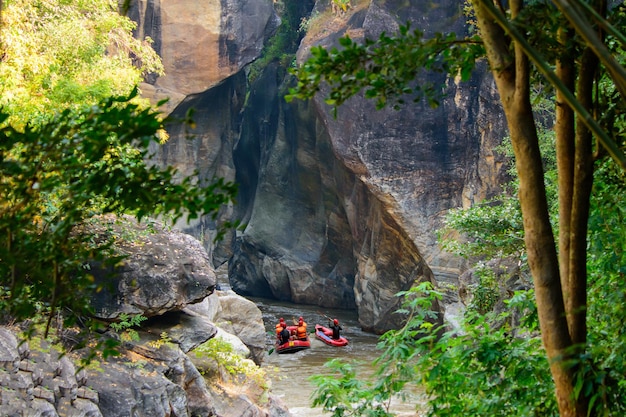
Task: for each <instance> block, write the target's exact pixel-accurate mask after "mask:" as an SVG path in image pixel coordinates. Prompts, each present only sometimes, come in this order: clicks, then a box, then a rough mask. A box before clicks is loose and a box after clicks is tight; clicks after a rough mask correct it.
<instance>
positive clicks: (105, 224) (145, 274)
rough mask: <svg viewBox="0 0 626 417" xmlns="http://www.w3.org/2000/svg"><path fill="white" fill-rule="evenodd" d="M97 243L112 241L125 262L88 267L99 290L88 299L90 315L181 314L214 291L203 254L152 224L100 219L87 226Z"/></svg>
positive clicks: (198, 247)
mask: <svg viewBox="0 0 626 417" xmlns="http://www.w3.org/2000/svg"><path fill="white" fill-rule="evenodd" d="M92 225H93V229H92V230H91V232H92V233H95V234H97V235H100V239H110V238H115V242H116V243H115V248H116V250H117V252H118V253H119V254H120V255H123V256H125V259H124V260H123V261H122V262H121V263H120V264H118V265H116V266H115V267H114V268H105V269H103V268H101V267H99V265H92V267H91V272H92V273H93V275H94V276H95V277H96V280H97V283H98V284H99V285H100V286H101V287H102V290H101V291H98V292H96V293H95V294H94V295H93V298H92V305H93V307H94V311H95V315H96V317H98V318H102V319H107V320H112V319H116V318H118V317H119V316H120V315H121V314H123V313H124V314H127V315H137V314H141V315H143V316H145V317H152V316H157V315H162V314H164V313H166V312H168V311H177V310H182V309H183V308H184V307H185V306H187V305H188V304H191V303H196V302H199V301H202V300H203V299H204V298H205V297H207V296H208V295H210V294H211V293H212V292H213V291H214V289H215V283H216V278H215V272H214V271H213V268H212V267H211V263H210V261H209V258H208V254H207V253H206V250H205V249H204V247H203V246H202V244H201V243H200V242H199V241H198V240H197V239H195V238H193V237H192V236H190V235H187V234H184V233H181V232H179V231H175V230H167V229H166V228H165V227H164V225H163V224H161V223H159V222H157V221H152V220H150V221H147V222H144V223H137V222H136V221H135V220H134V219H132V218H130V217H120V218H118V217H113V216H107V217H101V218H100V219H99V221H97V222H92Z"/></svg>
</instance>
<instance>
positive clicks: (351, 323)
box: [251, 298, 421, 417]
mask: <svg viewBox="0 0 626 417" xmlns="http://www.w3.org/2000/svg"><path fill="white" fill-rule="evenodd" d="M251 300H252V301H253V302H255V303H256V304H257V306H258V307H259V309H260V310H261V312H262V313H263V322H264V323H265V328H266V330H267V333H268V338H267V346H268V352H270V351H271V353H270V354H269V355H268V356H267V358H266V361H265V364H264V366H265V367H266V368H267V370H268V373H269V375H270V379H271V381H272V393H273V394H274V395H275V396H277V397H279V398H281V399H282V400H283V402H284V403H285V404H286V405H287V406H288V407H289V411H291V413H292V414H293V416H294V417H321V416H329V415H330V414H329V413H324V412H323V411H322V409H321V408H311V394H312V393H313V391H314V388H315V387H314V386H313V385H312V383H311V382H310V381H308V377H310V376H312V375H317V374H322V373H326V372H328V370H327V369H326V368H325V367H324V363H325V362H326V361H328V360H330V359H333V358H341V359H344V360H346V361H353V360H356V361H358V362H359V363H360V365H358V366H357V375H358V376H361V375H362V376H363V377H364V378H366V377H368V376H370V375H372V373H373V368H372V366H371V363H372V361H373V360H374V359H375V358H376V357H377V356H378V355H379V351H378V350H377V348H376V344H377V342H378V336H376V335H373V334H370V333H366V332H364V331H362V330H361V329H360V327H359V325H358V321H357V316H356V312H353V311H346V310H333V309H327V308H322V307H317V306H306V305H299V304H292V303H286V302H280V301H276V300H266V299H260V298H251ZM300 316H302V317H303V318H304V321H305V322H306V323H307V325H308V327H307V328H308V331H309V333H310V332H311V331H313V329H314V328H315V324H316V323H317V324H322V325H324V326H327V325H328V319H327V318H326V317H325V316H329V317H332V318H337V319H338V320H339V322H340V324H341V327H342V328H343V332H342V335H343V336H345V337H346V338H347V339H348V340H349V342H350V343H349V344H348V345H347V346H344V347H332V346H328V345H326V344H325V343H323V342H322V341H320V340H318V339H316V338H315V335H314V334H312V335H310V336H312V337H311V348H310V349H307V350H303V351H300V352H296V353H291V354H281V355H279V354H278V353H276V352H275V351H273V346H274V345H273V343H274V336H273V332H274V328H275V327H274V326H275V325H276V323H278V319H279V318H280V317H283V318H284V319H285V321H286V322H287V323H288V324H291V323H293V320H296V321H297V320H298V317H300ZM420 402H421V400H420V395H419V392H412V393H409V400H408V402H404V403H403V402H402V401H401V400H400V399H394V401H393V402H392V407H391V410H392V411H393V412H394V413H396V415H397V416H402V417H408V416H419V415H420V414H419V413H417V412H416V411H415V410H416V407H419V405H420Z"/></svg>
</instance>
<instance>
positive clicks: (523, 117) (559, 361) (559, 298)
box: [472, 0, 587, 417]
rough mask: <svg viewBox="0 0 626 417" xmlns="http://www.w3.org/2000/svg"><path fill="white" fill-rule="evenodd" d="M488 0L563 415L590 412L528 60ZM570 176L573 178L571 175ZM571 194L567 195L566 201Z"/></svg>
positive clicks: (478, 7) (480, 9) (484, 31)
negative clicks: (578, 382) (578, 388)
mask: <svg viewBox="0 0 626 417" xmlns="http://www.w3.org/2000/svg"><path fill="white" fill-rule="evenodd" d="M483 1H491V0H472V2H473V5H474V11H475V13H476V20H477V23H478V27H479V30H480V33H481V38H482V39H483V41H484V45H485V49H486V51H487V58H488V60H489V64H490V66H491V70H492V73H493V75H494V77H495V81H496V85H497V87H498V92H499V93H500V101H501V102H502V105H503V109H504V113H505V116H506V119H507V124H508V127H509V134H510V136H511V141H512V144H513V151H514V153H515V162H516V168H517V173H518V176H519V181H520V190H519V199H520V205H521V209H522V216H523V220H524V233H525V242H526V249H527V251H528V263H529V266H530V270H531V273H532V276H533V282H534V286H535V296H536V301H537V311H538V314H539V324H540V327H541V335H542V340H543V345H544V348H545V350H546V354H547V356H548V360H549V361H550V371H551V373H552V377H553V379H554V383H555V388H556V398H557V403H558V406H559V411H560V415H561V417H582V416H586V415H587V404H586V402H582V403H580V402H578V401H577V400H576V399H575V396H574V386H575V374H574V369H572V368H571V367H570V366H567V360H568V359H570V358H571V355H572V354H573V351H572V339H571V336H570V332H569V327H568V321H567V317H566V309H565V301H564V297H563V291H562V289H563V288H562V285H561V277H560V274H559V258H558V255H557V250H556V242H555V241H554V236H553V232H552V226H551V224H550V218H549V212H548V203H547V198H546V193H545V186H544V175H543V164H542V158H541V153H540V151H539V142H538V137H537V129H536V125H535V121H534V117H533V112H532V106H531V103H530V90H529V82H530V81H529V80H530V71H529V63H528V59H527V57H526V56H525V54H524V52H523V51H522V50H521V48H520V47H519V46H518V45H514V52H513V55H511V52H510V48H509V46H510V40H509V39H508V38H507V36H506V34H505V33H504V32H503V30H502V29H501V28H500V26H498V25H497V24H496V22H495V21H494V20H493V19H492V18H491V17H490V15H489V12H488V10H487V9H486V8H485V7H484V6H483ZM509 4H510V8H511V18H512V19H514V18H515V16H517V15H518V13H519V11H520V9H521V7H522V2H521V0H512V1H510V3H509ZM557 124H558V122H557ZM568 140H569V141H571V140H572V138H570V139H568ZM567 152H571V150H569V151H567ZM568 164H571V162H568ZM574 170H575V167H574ZM567 180H568V181H570V182H571V181H573V179H572V178H568V179H567ZM570 199H571V197H569V198H566V201H571V200H570ZM570 204H571V203H570ZM568 265H569V263H568Z"/></svg>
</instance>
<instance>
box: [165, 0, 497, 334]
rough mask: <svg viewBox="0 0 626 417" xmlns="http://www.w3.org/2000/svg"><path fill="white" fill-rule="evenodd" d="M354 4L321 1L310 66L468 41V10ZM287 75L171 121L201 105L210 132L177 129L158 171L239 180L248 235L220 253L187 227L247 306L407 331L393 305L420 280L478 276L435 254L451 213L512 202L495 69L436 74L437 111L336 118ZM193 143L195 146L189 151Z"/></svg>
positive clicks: (226, 79) (235, 236) (227, 88)
mask: <svg viewBox="0 0 626 417" xmlns="http://www.w3.org/2000/svg"><path fill="white" fill-rule="evenodd" d="M352 6H353V7H352V8H351V9H350V10H348V12H347V13H346V14H342V15H333V14H332V13H331V12H330V10H329V8H330V6H329V2H328V1H327V0H324V1H322V0H320V1H318V2H317V3H316V5H315V8H314V10H313V13H312V15H311V16H313V17H314V18H316V19H322V20H321V21H317V23H316V25H313V24H311V25H310V28H315V30H312V29H310V30H309V33H308V34H307V36H306V37H305V38H304V40H303V41H302V43H301V45H300V50H299V51H298V54H297V56H298V61H299V62H302V60H303V59H305V58H306V56H307V54H308V52H309V51H310V48H311V46H313V45H325V46H336V45H337V39H338V38H339V37H340V36H343V35H344V34H349V35H350V36H351V37H353V38H354V39H362V38H363V37H377V36H378V34H379V33H380V32H381V31H387V32H388V33H393V32H394V31H395V30H396V29H397V27H398V25H399V24H402V23H404V22H405V21H406V20H410V21H411V22H412V25H413V27H418V28H420V29H421V30H423V31H424V32H425V33H426V34H427V35H428V34H432V33H434V32H436V31H441V30H455V31H458V32H462V31H464V30H466V28H465V16H464V15H463V12H462V4H460V3H458V2H453V1H444V2H440V3H437V7H434V4H433V3H428V2H410V4H409V3H408V2H403V1H376V0H374V1H366V0H363V1H356V0H354V1H353V2H352ZM228 10H231V11H232V9H228ZM315 16H317V17H315ZM320 22H321V23H320ZM170 41H172V40H171V39H169V38H167V37H162V38H161V42H162V43H168V42H170ZM241 48H242V49H243V47H241ZM284 74H285V72H284V70H283V69H282V68H280V67H279V66H278V65H277V64H276V63H272V64H270V65H269V66H268V67H267V68H266V69H265V71H264V73H263V74H262V75H261V76H260V77H259V78H258V79H257V80H256V81H255V82H254V84H252V85H250V86H246V85H245V81H246V80H245V77H244V76H243V74H241V73H238V74H235V75H232V73H230V72H228V71H226V72H224V74H223V81H222V82H221V83H220V84H219V85H217V86H215V87H211V88H210V89H209V90H207V91H205V92H195V93H193V94H190V95H188V96H186V98H184V99H183V100H182V101H181V102H180V104H179V105H178V107H177V108H176V109H174V110H173V112H172V114H173V115H179V116H182V115H184V114H185V112H186V111H187V110H188V109H189V108H191V107H194V108H195V109H196V113H195V116H194V118H195V119H196V121H197V123H198V124H197V126H196V128H195V130H193V131H191V132H189V131H185V130H184V129H183V128H180V129H179V130H176V128H173V130H172V132H170V133H171V139H170V141H169V142H168V143H167V144H166V145H165V147H164V148H163V150H161V151H159V153H158V154H157V160H158V161H159V162H160V163H172V164H174V165H176V166H177V167H179V169H181V170H183V171H185V172H190V170H192V169H197V170H198V171H199V180H200V181H208V180H210V178H212V177H213V176H214V175H221V176H226V177H227V178H228V179H235V180H236V182H237V183H238V184H239V187H240V192H239V196H238V198H237V204H236V205H235V206H234V207H229V208H227V209H226V210H225V211H224V213H223V216H224V217H222V219H226V218H227V219H236V220H241V222H242V224H243V225H244V227H243V228H242V229H240V230H237V231H236V232H235V231H232V232H231V233H229V234H228V235H227V239H226V240H225V241H224V242H222V243H220V244H218V245H217V246H215V245H213V244H212V243H210V241H209V239H207V238H206V237H207V236H209V237H210V236H211V233H212V232H211V230H212V228H213V227H214V224H213V223H211V221H208V220H203V221H201V222H199V223H196V224H193V225H190V226H183V229H184V230H185V231H186V232H188V233H191V234H194V235H195V236H197V237H200V238H203V237H204V244H205V247H207V248H208V250H209V253H210V255H211V257H212V261H213V263H214V264H215V265H219V264H222V263H223V262H228V266H229V268H228V269H229V279H230V283H231V286H232V288H233V289H234V290H235V291H237V292H239V293H240V294H243V295H254V296H263V297H273V298H278V299H281V300H290V301H293V302H296V303H306V304H316V305H320V306H329V307H343V308H350V309H357V311H358V313H359V320H360V323H361V325H362V326H363V328H364V329H367V330H370V331H374V332H383V331H385V330H387V329H389V328H392V327H394V326H396V325H397V324H398V317H397V315H394V314H393V311H394V310H395V309H396V308H397V306H398V302H399V300H398V299H397V298H396V297H395V295H394V294H395V293H397V292H398V291H401V290H406V289H408V288H410V287H411V286H413V285H415V283H417V282H420V281H434V282H440V281H455V280H456V278H457V277H458V275H459V274H460V273H461V272H463V271H464V269H465V268H466V265H465V263H464V262H463V261H462V260H461V259H458V258H456V257H454V256H451V255H450V254H447V253H444V252H442V251H441V249H440V248H439V246H438V245H437V237H436V231H437V230H438V228H439V227H440V226H441V222H442V218H443V215H444V214H445V212H446V211H447V210H448V209H450V208H453V207H467V206H469V205H471V204H473V203H475V202H477V201H481V200H482V199H484V198H486V197H489V196H492V195H494V194H495V193H498V192H499V191H500V189H499V184H500V183H501V181H502V179H503V178H504V175H505V173H504V172H503V158H502V157H501V156H499V155H497V154H496V153H495V152H494V147H495V146H496V145H497V144H499V143H500V140H501V138H502V137H503V136H504V135H505V133H504V132H505V123H504V118H503V116H502V113H501V110H500V108H499V107H498V105H497V96H496V91H495V86H494V83H493V80H492V79H491V77H490V75H489V73H488V71H487V70H486V67H485V66H484V64H483V63H478V65H477V69H476V71H475V73H474V75H473V77H472V78H471V80H470V81H469V82H466V83H460V82H458V80H456V79H447V78H445V77H443V76H442V75H438V74H424V75H423V76H424V77H425V79H427V80H430V81H436V82H440V83H442V84H443V85H445V88H444V90H443V91H442V92H443V97H442V99H441V103H440V106H439V107H438V108H436V109H432V108H430V107H428V106H427V105H426V104H424V103H411V104H407V105H405V106H403V107H402V108H401V109H400V110H399V111H395V110H391V109H385V110H382V111H378V110H376V109H375V106H374V103H373V102H371V101H368V100H365V99H364V98H362V97H355V98H353V99H351V100H350V101H349V102H348V103H346V104H345V105H343V106H342V107H341V108H340V109H339V112H338V117H337V118H336V119H335V118H333V116H332V113H331V111H330V109H329V108H328V107H327V106H326V105H325V104H324V103H323V100H322V99H323V96H322V95H320V96H319V97H317V98H316V99H314V100H312V101H311V102H309V103H302V102H293V103H289V104H287V103H285V102H284V100H283V99H282V97H283V95H284V94H285V92H286V89H287V87H288V85H289V82H290V80H289V79H288V77H287V78H285V76H284ZM168 76H169V77H178V76H180V77H184V74H183V73H180V75H177V73H176V72H174V71H173V70H170V73H169V75H168ZM244 97H245V99H244ZM409 101H410V100H409ZM188 133H193V134H195V135H196V137H195V138H194V139H192V140H191V141H188V140H187V134H188Z"/></svg>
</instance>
